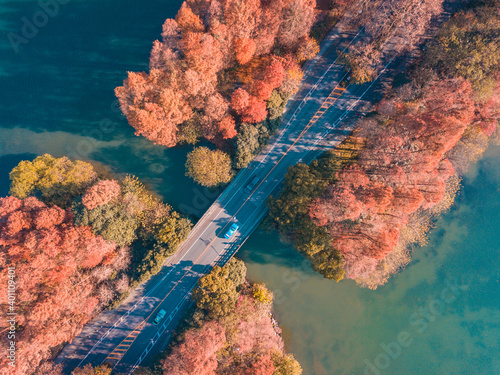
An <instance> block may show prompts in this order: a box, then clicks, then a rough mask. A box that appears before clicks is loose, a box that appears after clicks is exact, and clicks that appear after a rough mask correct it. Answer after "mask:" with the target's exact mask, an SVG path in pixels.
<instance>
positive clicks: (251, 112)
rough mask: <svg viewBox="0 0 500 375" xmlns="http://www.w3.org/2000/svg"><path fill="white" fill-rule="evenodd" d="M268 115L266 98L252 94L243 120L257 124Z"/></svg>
mask: <svg viewBox="0 0 500 375" xmlns="http://www.w3.org/2000/svg"><path fill="white" fill-rule="evenodd" d="M266 117H267V103H266V102H265V101H264V100H259V99H258V98H256V97H255V96H250V99H249V101H248V106H247V107H246V108H245V110H244V112H243V114H242V116H241V121H243V122H247V123H250V124H256V123H258V122H261V121H264V120H265V119H266Z"/></svg>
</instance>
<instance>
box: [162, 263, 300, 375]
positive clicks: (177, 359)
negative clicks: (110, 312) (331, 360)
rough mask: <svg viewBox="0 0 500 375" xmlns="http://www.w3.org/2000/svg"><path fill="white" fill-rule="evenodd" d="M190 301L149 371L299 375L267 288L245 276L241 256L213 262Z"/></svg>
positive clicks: (173, 374) (167, 374)
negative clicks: (219, 263)
mask: <svg viewBox="0 0 500 375" xmlns="http://www.w3.org/2000/svg"><path fill="white" fill-rule="evenodd" d="M193 300H194V301H195V307H194V308H193V309H192V310H191V312H190V313H189V314H188V317H187V318H186V319H185V321H184V323H183V324H182V325H181V327H180V329H179V330H178V333H177V334H176V337H175V338H174V339H173V340H172V342H171V344H170V348H169V349H168V350H167V352H166V353H164V354H163V356H162V359H161V360H160V361H159V365H158V367H157V371H156V372H155V373H158V374H163V375H188V374H197V375H232V374H238V375H300V374H302V369H301V367H300V364H299V363H298V362H297V361H296V360H295V358H294V357H293V355H292V354H287V353H286V352H285V350H284V345H283V340H282V338H281V330H280V329H279V327H278V326H277V323H276V320H275V319H274V318H273V316H272V314H271V308H272V302H273V294H272V293H271V292H270V291H269V290H268V289H267V288H266V287H265V286H264V285H263V284H252V283H250V282H248V281H246V267H245V264H244V263H243V261H241V260H239V259H237V258H232V259H231V260H230V261H229V262H228V263H227V264H226V265H225V266H224V267H222V268H221V267H219V266H215V267H214V269H213V270H212V272H211V273H209V274H208V275H206V276H204V277H202V278H201V279H200V280H199V281H198V285H197V286H196V287H195V289H194V290H193Z"/></svg>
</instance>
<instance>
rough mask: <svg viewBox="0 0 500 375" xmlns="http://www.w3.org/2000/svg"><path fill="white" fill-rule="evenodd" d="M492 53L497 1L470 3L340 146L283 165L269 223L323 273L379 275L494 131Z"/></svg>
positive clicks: (372, 278)
mask: <svg viewBox="0 0 500 375" xmlns="http://www.w3.org/2000/svg"><path fill="white" fill-rule="evenodd" d="M498 51H500V13H499V1H498V0H495V1H473V2H471V4H470V8H469V9H466V10H464V11H460V12H458V13H457V14H455V15H454V16H453V17H452V18H451V19H450V20H449V21H448V22H447V23H446V24H445V25H444V26H443V27H442V29H441V30H440V32H439V34H438V35H437V37H436V38H435V39H434V40H431V41H430V42H429V43H428V44H427V48H426V49H425V52H424V53H423V56H422V58H421V60H420V61H419V62H418V63H417V64H416V65H415V66H413V68H412V69H411V71H410V72H409V74H407V75H406V76H405V77H400V78H401V79H400V80H398V81H397V82H396V83H395V84H394V87H393V88H392V90H390V91H389V93H388V94H387V95H386V97H385V98H384V100H382V101H381V102H380V103H379V104H378V105H377V106H376V108H375V111H373V112H372V113H370V114H369V115H368V116H366V118H364V119H362V120H360V121H359V122H358V124H357V129H356V130H355V132H354V133H353V135H352V136H351V137H349V138H348V139H347V140H346V141H345V142H344V143H343V144H342V145H341V147H340V148H339V149H337V150H335V151H332V152H327V153H326V154H325V155H323V156H322V157H321V158H320V159H319V160H316V161H315V162H313V163H312V164H311V165H310V166H307V165H304V164H298V165H296V166H293V167H291V168H290V169H289V171H288V173H287V175H286V177H285V186H284V188H283V190H282V192H281V195H280V196H279V197H278V198H277V199H273V198H271V199H270V201H269V208H270V223H271V225H273V226H274V227H275V228H277V229H278V230H279V231H280V232H281V233H282V234H284V235H285V236H286V237H287V238H289V239H290V240H291V241H292V242H293V243H294V244H295V246H296V247H297V248H298V250H299V251H301V252H302V253H303V254H305V255H306V256H307V257H308V258H309V259H310V260H311V262H312V266H313V268H314V269H315V270H316V271H318V272H320V273H321V274H322V275H324V276H325V277H327V278H332V279H335V280H337V281H338V280H341V279H342V278H343V277H347V278H351V279H354V280H356V281H357V282H359V283H360V284H362V285H364V286H368V287H370V288H376V287H377V286H378V285H381V284H383V283H384V282H386V281H387V279H388V277H389V276H390V274H391V273H394V272H397V271H398V270H399V269H400V268H401V267H402V266H404V265H405V264H406V263H408V261H409V254H408V250H407V249H408V246H409V245H411V244H412V243H418V242H422V238H423V237H425V232H426V230H427V229H428V228H429V220H432V218H433V217H435V215H436V214H438V213H439V212H441V211H443V210H444V209H446V208H448V207H449V206H450V205H451V204H452V202H453V197H454V195H455V193H456V191H457V189H458V186H459V183H458V181H459V178H458V175H459V174H460V173H462V172H463V171H464V170H465V169H466V168H467V165H468V164H469V163H470V162H472V161H474V160H476V159H477V158H479V156H480V155H481V153H482V151H484V149H485V148H486V146H487V144H488V137H489V136H491V135H493V134H495V132H496V136H498V130H497V125H498V121H499V118H500V54H499V53H498Z"/></svg>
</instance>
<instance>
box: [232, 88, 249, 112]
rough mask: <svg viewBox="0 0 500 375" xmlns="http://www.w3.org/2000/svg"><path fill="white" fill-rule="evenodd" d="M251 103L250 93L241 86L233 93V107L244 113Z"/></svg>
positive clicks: (236, 110)
mask: <svg viewBox="0 0 500 375" xmlns="http://www.w3.org/2000/svg"><path fill="white" fill-rule="evenodd" d="M249 104H250V94H249V93H248V92H247V91H246V90H245V89H242V88H239V89H237V90H235V91H234V92H233V94H232V95H231V108H232V109H233V110H234V111H235V112H236V113H237V114H238V115H242V114H243V113H244V112H245V110H246V109H247V107H248V105H249Z"/></svg>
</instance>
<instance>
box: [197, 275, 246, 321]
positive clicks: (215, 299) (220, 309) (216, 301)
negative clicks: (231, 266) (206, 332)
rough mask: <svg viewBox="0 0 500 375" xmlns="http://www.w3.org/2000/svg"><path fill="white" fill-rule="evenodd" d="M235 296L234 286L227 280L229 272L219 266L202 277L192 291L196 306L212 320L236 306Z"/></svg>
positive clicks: (231, 281) (236, 294)
mask: <svg viewBox="0 0 500 375" xmlns="http://www.w3.org/2000/svg"><path fill="white" fill-rule="evenodd" d="M237 296H238V293H237V292H236V285H235V283H234V282H233V280H231V279H230V278H229V270H228V269H227V268H226V267H222V268H221V267H219V266H215V267H214V268H213V270H212V272H210V273H209V274H208V275H205V276H203V277H202V278H201V279H200V280H199V281H198V284H197V286H196V288H195V289H194V290H193V300H194V301H195V303H196V306H198V308H200V309H202V310H205V311H206V312H207V314H208V315H209V316H210V317H214V318H219V317H222V316H225V315H228V314H229V313H230V312H231V310H232V309H233V308H234V306H235V304H236V299H237Z"/></svg>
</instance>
